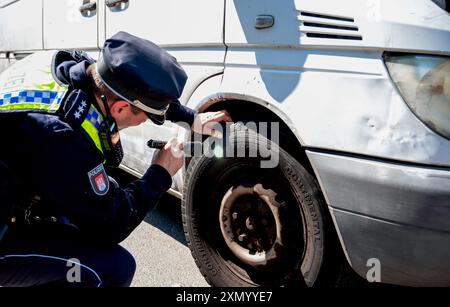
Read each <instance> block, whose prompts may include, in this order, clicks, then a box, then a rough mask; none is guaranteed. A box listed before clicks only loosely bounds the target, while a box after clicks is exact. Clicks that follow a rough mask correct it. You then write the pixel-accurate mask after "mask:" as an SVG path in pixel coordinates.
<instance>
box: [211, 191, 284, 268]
mask: <svg viewBox="0 0 450 307" xmlns="http://www.w3.org/2000/svg"><path fill="white" fill-rule="evenodd" d="M276 197H277V193H276V192H275V191H273V190H271V189H265V188H264V187H263V185H262V184H260V183H258V184H255V185H254V186H252V187H244V186H242V185H239V186H237V187H232V188H230V189H229V190H228V191H227V192H226V193H225V195H224V197H223V198H222V202H221V207H220V211H219V221H220V230H221V232H222V236H223V238H224V240H225V242H226V244H227V246H228V248H229V249H230V250H231V252H232V253H233V254H234V255H235V256H236V257H237V258H238V259H239V260H241V261H243V262H244V263H246V264H248V265H251V266H253V267H257V268H261V267H265V266H267V265H268V264H269V262H271V261H274V260H277V259H278V258H279V257H280V256H279V253H280V250H281V249H282V246H283V242H282V236H281V229H282V218H281V215H280V208H282V207H284V206H285V203H284V202H280V201H278V200H277V199H276Z"/></svg>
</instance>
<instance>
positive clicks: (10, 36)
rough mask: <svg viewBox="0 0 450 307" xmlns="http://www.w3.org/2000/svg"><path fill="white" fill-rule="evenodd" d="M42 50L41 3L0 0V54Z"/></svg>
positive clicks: (27, 0)
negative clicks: (3, 52)
mask: <svg viewBox="0 0 450 307" xmlns="http://www.w3.org/2000/svg"><path fill="white" fill-rule="evenodd" d="M40 49H42V1H36V0H0V52H2V51H7V52H16V51H20V52H22V51H30V50H40Z"/></svg>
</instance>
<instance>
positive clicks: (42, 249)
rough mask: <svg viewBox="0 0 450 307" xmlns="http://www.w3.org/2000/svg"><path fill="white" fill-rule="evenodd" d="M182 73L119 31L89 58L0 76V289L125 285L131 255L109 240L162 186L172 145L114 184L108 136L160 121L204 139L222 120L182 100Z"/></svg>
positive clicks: (21, 67) (21, 65)
mask: <svg viewBox="0 0 450 307" xmlns="http://www.w3.org/2000/svg"><path fill="white" fill-rule="evenodd" d="M186 79H187V77H186V74H185V72H184V71H183V69H182V68H181V67H180V66H179V64H178V63H177V61H176V59H175V58H173V57H172V56H170V55H169V54H168V53H167V52H165V51H164V50H162V49H161V48H159V47H158V46H156V45H155V44H153V43H152V42H150V41H147V40H143V39H141V38H138V37H135V36H133V35H130V34H128V33H125V32H119V33H118V34H116V35H114V36H113V37H111V38H110V39H108V40H107V41H106V42H105V45H104V48H103V50H102V52H101V55H100V58H99V60H98V62H97V63H95V62H94V61H93V60H92V59H91V58H89V57H88V56H87V55H86V54H84V53H82V52H75V51H71V52H70V51H59V52H56V53H54V52H40V53H36V54H34V55H31V56H29V57H27V58H25V59H24V60H22V61H20V62H18V63H16V64H15V65H13V66H12V67H11V68H9V69H8V70H7V71H5V72H4V73H2V74H1V75H0V131H2V135H1V144H2V145H1V149H0V161H1V162H0V210H1V211H0V218H1V219H0V238H1V241H0V286H40V285H58V286H75V287H78V286H95V287H97V286H99V287H106V286H128V285H130V283H131V280H132V277H133V275H134V271H135V262H134V259H133V257H132V256H131V255H130V254H129V253H128V252H127V251H126V250H125V249H123V248H122V247H120V246H119V245H118V243H119V242H121V241H122V240H123V239H125V238H126V237H127V236H128V235H129V234H130V233H131V232H132V231H133V230H134V229H135V228H136V227H137V225H138V224H139V223H141V221H142V220H143V219H144V217H145V216H146V214H147V213H148V211H149V210H150V209H152V208H153V207H154V206H155V205H156V203H157V202H158V200H159V198H160V197H161V195H162V194H163V193H164V192H165V191H167V190H168V189H169V188H170V186H171V182H172V180H171V177H172V176H173V175H174V174H175V173H176V172H177V171H178V170H179V169H180V167H181V166H182V164H183V156H182V155H174V154H173V151H174V150H175V151H176V150H179V149H181V147H182V143H180V142H179V141H177V140H175V139H173V140H171V142H170V143H169V144H171V145H172V146H166V148H164V149H161V150H160V151H159V152H156V153H155V155H154V159H153V163H152V165H151V166H150V167H149V168H148V170H147V172H146V173H145V175H144V176H143V177H142V178H141V179H139V180H136V181H134V182H132V183H130V184H128V185H127V186H126V187H124V188H121V187H119V186H118V185H117V183H116V182H115V181H114V180H113V179H112V178H110V177H109V176H108V174H107V170H109V167H117V166H118V165H119V163H120V161H121V160H122V155H123V154H122V150H121V145H120V140H119V135H118V131H119V130H121V129H125V128H127V127H131V126H137V125H139V124H141V123H143V122H144V121H146V120H147V119H150V120H152V121H153V122H154V123H156V124H158V125H160V124H162V123H163V122H164V120H165V119H166V118H167V119H169V120H171V121H176V122H187V123H189V125H190V126H191V127H192V129H193V130H194V131H195V132H198V133H202V132H203V133H204V134H208V135H214V134H215V133H216V132H215V131H214V129H213V126H214V125H215V124H217V123H218V122H220V121H230V118H229V115H228V113H227V112H226V111H219V112H209V113H200V114H197V113H196V112H195V111H193V110H191V109H189V108H186V107H184V106H182V105H181V104H180V103H179V101H178V98H179V97H180V95H181V93H182V91H183V88H184V85H185V82H186ZM217 136H218V135H217Z"/></svg>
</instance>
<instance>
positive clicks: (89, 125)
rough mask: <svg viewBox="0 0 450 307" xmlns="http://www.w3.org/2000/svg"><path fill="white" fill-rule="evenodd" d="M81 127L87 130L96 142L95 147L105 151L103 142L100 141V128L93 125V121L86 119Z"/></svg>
mask: <svg viewBox="0 0 450 307" xmlns="http://www.w3.org/2000/svg"><path fill="white" fill-rule="evenodd" d="M81 127H82V128H83V129H84V131H86V133H87V134H88V135H89V137H90V138H91V140H92V141H93V142H94V144H95V147H97V149H98V150H100V152H101V153H103V148H102V143H101V141H100V136H99V135H98V130H97V129H96V128H95V127H94V125H92V123H91V122H90V121H88V120H84V121H83V123H82V124H81Z"/></svg>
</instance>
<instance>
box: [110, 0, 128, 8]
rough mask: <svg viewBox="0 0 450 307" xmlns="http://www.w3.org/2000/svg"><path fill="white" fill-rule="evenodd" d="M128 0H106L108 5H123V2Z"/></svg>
mask: <svg viewBox="0 0 450 307" xmlns="http://www.w3.org/2000/svg"><path fill="white" fill-rule="evenodd" d="M127 2H128V0H106V6H107V7H116V6H119V5H121V4H122V3H127Z"/></svg>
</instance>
